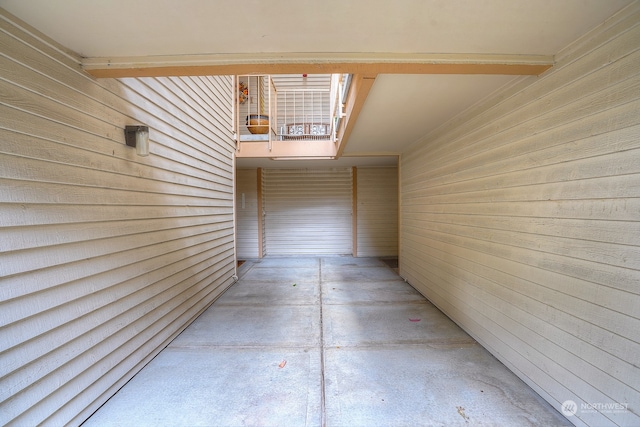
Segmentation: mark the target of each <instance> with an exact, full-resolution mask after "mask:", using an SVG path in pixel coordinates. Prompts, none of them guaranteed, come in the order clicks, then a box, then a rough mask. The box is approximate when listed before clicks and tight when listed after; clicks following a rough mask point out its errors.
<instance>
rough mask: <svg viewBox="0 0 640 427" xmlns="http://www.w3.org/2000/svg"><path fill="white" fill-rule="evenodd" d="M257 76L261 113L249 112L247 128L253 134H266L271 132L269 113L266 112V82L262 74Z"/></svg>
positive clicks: (247, 92)
mask: <svg viewBox="0 0 640 427" xmlns="http://www.w3.org/2000/svg"><path fill="white" fill-rule="evenodd" d="M256 78H257V86H258V90H257V92H258V106H259V114H249V115H248V116H247V123H246V125H247V129H249V132H251V133H252V134H258V135H260V134H266V133H269V115H268V114H264V98H265V96H264V82H263V81H262V78H263V77H262V76H260V77H256ZM248 94H249V91H248V89H247V91H246V96H247V97H248Z"/></svg>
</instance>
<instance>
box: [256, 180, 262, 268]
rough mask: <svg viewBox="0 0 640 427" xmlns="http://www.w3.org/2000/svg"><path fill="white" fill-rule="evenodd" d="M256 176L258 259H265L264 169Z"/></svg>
mask: <svg viewBox="0 0 640 427" xmlns="http://www.w3.org/2000/svg"><path fill="white" fill-rule="evenodd" d="M256 175H257V176H258V187H257V188H258V195H257V197H258V257H259V258H262V257H264V230H263V226H262V223H263V220H264V216H263V214H262V209H263V207H262V168H258V169H257V172H256Z"/></svg>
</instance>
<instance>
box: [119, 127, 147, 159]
mask: <svg viewBox="0 0 640 427" xmlns="http://www.w3.org/2000/svg"><path fill="white" fill-rule="evenodd" d="M124 139H125V141H126V143H127V145H128V146H129V147H136V153H137V154H138V156H148V155H149V127H148V126H138V125H136V126H125V127H124Z"/></svg>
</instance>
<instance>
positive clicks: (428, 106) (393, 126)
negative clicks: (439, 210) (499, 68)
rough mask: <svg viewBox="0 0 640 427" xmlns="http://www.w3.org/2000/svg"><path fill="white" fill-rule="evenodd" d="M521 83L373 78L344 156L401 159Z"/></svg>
mask: <svg viewBox="0 0 640 427" xmlns="http://www.w3.org/2000/svg"><path fill="white" fill-rule="evenodd" d="M521 78H522V77H517V76H516V77H514V76H494V75H429V74H427V75H415V74H414V75H396V74H393V75H392V74H384V75H379V76H378V77H377V78H376V81H375V83H374V84H373V87H372V88H371V92H370V93H369V96H368V97H367V100H366V101H365V104H364V106H363V108H362V112H361V113H360V117H359V118H358V123H357V125H356V127H355V128H354V130H353V132H352V134H351V136H350V137H349V143H348V144H347V146H346V148H345V151H344V152H345V154H352V155H356V154H358V153H366V152H374V153H384V152H390V153H400V152H402V151H403V149H404V148H406V147H407V146H408V145H410V144H411V143H413V142H415V141H417V140H418V139H420V138H421V137H423V136H424V135H425V134H426V133H428V132H430V131H432V130H433V129H436V128H437V127H439V126H441V125H443V124H444V123H445V122H447V121H448V120H450V119H451V118H452V117H454V116H455V115H457V114H459V113H460V112H461V111H463V110H465V109H467V108H469V107H471V106H472V105H473V104H475V103H476V102H478V101H479V100H481V99H484V98H486V97H487V96H488V95H490V94H491V93H493V92H495V91H497V90H498V89H499V88H501V87H503V86H505V85H507V84H508V83H510V82H512V81H514V80H515V79H521Z"/></svg>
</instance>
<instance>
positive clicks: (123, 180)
mask: <svg viewBox="0 0 640 427" xmlns="http://www.w3.org/2000/svg"><path fill="white" fill-rule="evenodd" d="M0 45H1V46H2V52H0V53H1V54H0V72H1V79H0V92H1V96H0V165H1V167H0V227H1V228H0V233H1V236H2V237H1V238H0V322H1V323H0V425H21V426H27V425H37V424H39V423H43V424H45V425H55V426H59V425H64V424H66V423H70V424H71V425H74V424H75V425H77V424H79V423H81V422H82V421H83V420H84V419H85V418H87V417H88V416H89V415H90V414H91V413H92V412H93V411H94V410H95V409H97V408H98V407H99V406H100V405H101V404H102V403H103V402H104V401H106V399H107V398H109V396H111V395H112V394H113V393H114V392H115V391H116V390H117V389H118V388H119V387H121V386H122V385H123V384H124V383H125V382H126V381H127V380H128V379H129V378H130V377H131V376H133V375H134V374H135V373H136V372H137V371H138V370H139V369H140V368H141V367H142V366H143V365H144V364H145V363H146V362H147V361H149V360H150V359H151V357H153V356H154V355H155V354H156V353H157V352H158V351H159V350H160V349H161V348H162V347H163V346H165V345H166V344H167V343H168V342H169V340H170V339H172V337H174V336H175V335H176V334H178V333H179V332H180V331H181V330H182V329H183V328H184V327H185V326H186V325H187V324H188V323H190V322H191V321H192V320H193V319H194V318H195V317H196V316H197V315H198V314H199V313H200V312H201V311H202V310H204V309H205V308H206V307H207V306H208V305H209V304H210V303H211V302H212V301H213V300H214V299H215V298H216V296H217V295H219V294H220V292H221V291H222V290H223V289H224V288H226V287H228V286H229V285H230V284H231V283H232V276H233V274H234V266H235V265H234V255H233V254H234V251H233V244H234V243H233V209H232V205H233V169H232V167H233V152H234V144H233V141H232V139H231V129H232V118H231V99H232V94H233V89H232V81H231V78H228V77H219V78H184V79H182V78H164V79H125V80H122V81H116V80H103V81H95V80H93V79H92V78H90V77H88V76H87V75H86V74H84V73H83V72H81V71H80V68H79V66H78V58H77V57H75V56H74V55H73V54H69V53H65V52H64V51H63V50H61V49H58V48H56V47H55V46H54V44H52V43H50V42H48V41H46V39H45V38H43V37H41V36H39V35H37V34H35V33H34V32H32V31H31V30H28V29H23V28H22V27H20V24H19V23H16V24H14V23H13V21H12V18H11V17H7V16H5V15H0ZM127 124H146V125H148V126H149V127H150V136H151V137H150V139H151V155H150V156H149V157H137V156H136V154H135V150H134V149H131V148H129V147H126V146H125V144H124V135H123V128H124V126H125V125H127Z"/></svg>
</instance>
